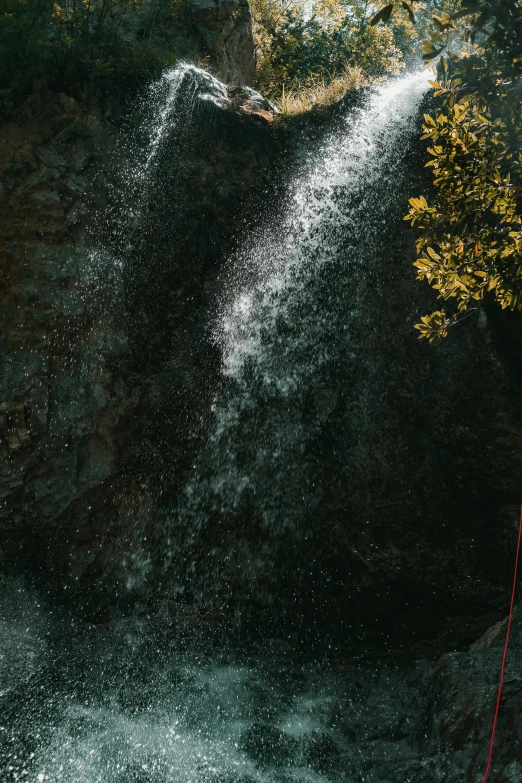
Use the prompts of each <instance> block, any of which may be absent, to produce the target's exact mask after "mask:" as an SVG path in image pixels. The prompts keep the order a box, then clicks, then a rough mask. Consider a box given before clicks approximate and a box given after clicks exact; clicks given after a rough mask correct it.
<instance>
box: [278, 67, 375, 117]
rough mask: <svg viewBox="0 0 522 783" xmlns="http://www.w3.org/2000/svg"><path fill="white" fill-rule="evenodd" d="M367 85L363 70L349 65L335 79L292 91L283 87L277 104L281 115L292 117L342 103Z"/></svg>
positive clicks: (324, 80)
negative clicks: (347, 94)
mask: <svg viewBox="0 0 522 783" xmlns="http://www.w3.org/2000/svg"><path fill="white" fill-rule="evenodd" d="M367 84H369V81H368V79H367V77H366V76H365V74H364V73H363V71H362V69H361V68H359V67H357V66H351V65H347V66H346V68H345V70H344V72H343V73H342V74H340V75H338V76H334V77H333V78H328V77H321V78H319V79H315V80H314V81H313V82H310V83H309V84H304V85H298V86H297V87H294V88H292V89H290V90H285V88H284V87H283V91H282V93H281V97H280V99H279V101H276V103H277V104H278V107H279V109H281V115H283V116H287V117H292V116H295V115H297V114H304V112H307V111H310V110H311V109H316V108H320V107H326V106H330V105H331V104H332V103H336V102H337V101H340V100H341V98H343V97H344V96H345V95H346V93H347V92H350V91H351V90H359V89H360V88H361V87H365V86H366V85H367Z"/></svg>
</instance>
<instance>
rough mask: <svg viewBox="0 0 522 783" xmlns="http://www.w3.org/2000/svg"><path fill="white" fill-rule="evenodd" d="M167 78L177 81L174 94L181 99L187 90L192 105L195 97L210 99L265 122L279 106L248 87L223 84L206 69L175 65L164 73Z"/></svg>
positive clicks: (218, 104)
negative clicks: (171, 69)
mask: <svg viewBox="0 0 522 783" xmlns="http://www.w3.org/2000/svg"><path fill="white" fill-rule="evenodd" d="M166 78H167V81H169V79H170V82H171V83H172V84H174V83H176V82H177V86H176V88H175V97H177V96H178V95H179V96H181V98H182V99H183V96H184V92H185V91H186V90H190V92H191V93H192V101H191V105H192V107H195V106H196V101H197V100H200V101H210V103H212V104H214V105H215V106H217V107H218V108H220V109H225V110H228V111H232V112H233V113H234V114H239V115H247V116H249V117H251V118H253V119H261V120H263V121H266V122H272V120H273V118H274V114H278V113H279V109H277V108H276V106H274V104H273V103H271V102H270V101H269V100H267V99H266V98H264V97H263V96H262V95H260V94H259V93H258V92H256V91H255V90H253V89H252V88H251V87H247V86H246V85H229V84H223V82H220V81H219V80H218V79H216V78H214V77H213V76H212V75H211V74H209V73H208V72H207V71H204V70H202V69H201V68H195V67H194V66H193V65H182V66H178V67H177V68H176V69H174V71H173V72H171V73H167V74H166ZM171 96H172V88H171ZM173 97H174V96H172V97H171V101H172V105H173V108H178V109H179V107H176V105H175V100H173Z"/></svg>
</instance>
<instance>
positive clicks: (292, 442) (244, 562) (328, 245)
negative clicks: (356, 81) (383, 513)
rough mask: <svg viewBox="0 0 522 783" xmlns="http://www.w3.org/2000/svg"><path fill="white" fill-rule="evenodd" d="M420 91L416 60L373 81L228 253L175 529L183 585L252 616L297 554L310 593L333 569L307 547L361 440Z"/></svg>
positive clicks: (172, 555)
mask: <svg viewBox="0 0 522 783" xmlns="http://www.w3.org/2000/svg"><path fill="white" fill-rule="evenodd" d="M426 89H427V77H426V74H425V73H422V72H421V73H420V74H419V73H415V74H413V75H410V76H407V77H405V78H402V79H399V80H397V81H395V82H392V83H390V84H387V85H386V86H383V87H381V88H379V89H376V90H375V91H373V92H372V93H371V94H370V95H369V96H368V97H367V99H366V101H365V102H364V104H363V105H362V106H361V107H360V108H358V109H357V110H355V111H352V112H351V113H349V114H348V116H347V117H346V118H345V120H344V122H343V123H342V124H341V126H340V127H339V128H338V129H337V130H336V131H335V132H334V133H333V134H332V135H331V136H330V137H329V138H327V140H326V141H325V142H324V143H323V145H322V147H321V148H320V149H319V150H318V151H317V152H316V154H315V155H314V159H313V161H312V162H311V163H310V164H308V165H307V166H305V167H304V170H302V171H301V173H299V174H297V175H296V176H295V178H294V180H293V182H292V183H291V185H290V187H289V190H288V194H287V196H286V200H285V203H284V204H283V205H282V209H280V212H279V214H278V215H277V216H273V215H272V216H270V217H269V218H268V219H267V221H266V224H265V226H264V227H263V228H261V229H260V230H258V231H257V232H254V233H253V235H252V236H251V237H250V240H249V241H248V242H246V243H245V244H246V247H244V248H243V249H242V251H241V252H240V253H239V254H238V256H237V257H235V258H234V259H233V262H232V263H231V270H230V272H229V274H228V277H227V278H226V280H225V281H224V286H223V287H224V294H223V296H222V301H221V304H220V307H219V316H218V318H217V319H216V322H215V325H214V339H215V340H216V342H217V343H218V344H219V346H220V348H221V351H222V383H221V388H220V390H219V391H218V393H217V395H216V398H215V400H214V414H213V422H212V425H211V428H210V431H209V433H208V437H207V441H206V445H205V447H204V449H203V452H202V454H201V455H200V457H199V459H198V460H197V461H196V463H195V464H194V468H193V471H192V475H191V477H190V479H189V481H188V483H187V486H186V489H185V492H184V496H183V498H182V501H181V504H180V507H179V508H178V509H177V510H176V511H175V513H173V514H172V516H171V521H170V526H169V541H170V551H169V561H168V565H167V568H168V580H169V583H170V588H171V589H172V590H173V591H174V592H176V591H177V592H178V593H179V592H183V591H184V590H185V591H186V590H188V592H189V594H192V595H194V594H196V596H197V598H198V600H205V601H207V602H208V601H210V602H213V603H214V605H215V606H216V607H221V608H223V607H224V606H225V607H226V608H227V611H229V612H230V611H233V610H234V609H235V610H236V611H237V613H238V614H240V615H242V616H244V615H246V614H247V612H248V606H249V604H253V605H254V606H255V609H254V612H255V613H257V612H258V611H259V609H260V605H261V604H262V603H263V602H266V603H270V602H271V601H272V600H273V599H272V596H273V595H276V596H277V589H276V590H274V589H273V585H272V584H271V583H272V580H275V581H276V582H277V581H280V580H281V579H282V578H284V577H283V573H282V572H283V571H284V569H285V566H284V562H285V560H287V559H288V553H289V552H292V556H293V558H294V562H293V564H292V567H293V568H294V570H299V569H302V570H303V574H304V578H305V580H306V581H307V582H308V590H310V591H313V590H314V589H317V580H319V581H321V580H322V579H323V576H322V575H321V573H319V574H317V573H314V569H315V571H319V572H321V570H322V568H321V565H320V564H316V565H315V566H314V563H313V555H312V554H311V553H313V552H314V539H316V540H320V539H321V537H323V536H324V535H325V530H324V529H323V528H322V522H321V519H320V514H321V506H322V505H323V504H324V498H325V494H326V493H328V492H329V491H331V487H332V485H333V484H335V483H336V482H337V483H338V485H339V487H340V489H339V496H340V497H341V505H342V497H343V494H346V492H349V487H348V486H347V482H346V478H345V473H343V471H344V468H345V466H346V465H347V464H348V463H349V462H350V460H353V455H354V453H355V452H356V451H357V449H358V448H360V447H361V443H363V441H364V428H365V394H366V392H365V388H364V385H365V373H366V372H367V369H368V363H367V362H366V357H365V356H364V355H357V354H356V353H354V351H356V350H357V346H361V345H364V341H365V336H364V331H365V330H367V329H371V323H369V319H368V314H369V313H370V312H371V308H372V295H373V290H374V289H375V287H376V286H378V285H379V266H378V263H377V259H378V258H379V257H382V255H383V243H384V242H385V241H386V237H387V234H388V233H389V231H390V224H391V225H392V226H393V223H394V222H395V223H397V222H399V223H400V218H401V215H400V213H399V214H397V208H396V204H395V202H396V200H397V193H398V192H399V189H400V181H401V176H402V169H403V158H404V155H405V153H406V151H407V148H408V140H409V139H410V138H412V136H413V134H414V132H415V129H416V122H415V118H416V116H417V113H418V110H419V105H420V102H421V100H422V97H423V96H424V94H425V92H426ZM355 387H357V388H355ZM347 407H348V408H349V410H348V412H346V409H347ZM336 417H337V418H336ZM332 421H333V422H335V423H334V424H332ZM339 422H340V424H339ZM339 427H344V432H343V431H342V430H340V432H338V433H332V429H335V428H339ZM326 451H328V452H329V453H328V454H325V452H326ZM333 522H335V520H331V519H330V520H329V524H333ZM278 551H279V552H280V561H279V563H278V560H277V558H278ZM183 563H185V564H186V572H185V575H184V578H182V579H181V580H179V581H177V577H178V574H179V573H180V572H182V571H183V566H182V564H183ZM324 578H328V577H327V576H326V577H324ZM294 583H295V579H294ZM300 592H301V590H299V593H300ZM209 595H210V598H209ZM290 603H291V600H290V601H289V603H288V604H286V602H285V604H286V605H285V609H284V611H285V612H286V613H287V614H290V611H291V610H290V606H289V604H290Z"/></svg>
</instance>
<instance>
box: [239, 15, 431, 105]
mask: <svg viewBox="0 0 522 783" xmlns="http://www.w3.org/2000/svg"><path fill="white" fill-rule="evenodd" d="M406 5H408V9H406ZM419 5H420V4H419V3H416V6H419ZM251 7H252V14H253V19H254V34H255V41H256V46H257V55H258V69H257V87H258V88H259V89H260V90H261V91H262V92H264V93H265V94H267V95H269V96H270V97H271V98H273V99H276V100H277V98H278V96H279V95H280V94H281V91H282V87H283V85H284V87H285V89H286V90H287V91H289V90H295V89H299V88H300V87H305V86H306V85H310V84H313V83H314V82H316V81H318V80H324V79H326V80H328V79H330V80H331V79H335V78H336V77H338V76H340V75H342V74H343V73H344V72H345V71H346V69H347V67H348V68H353V67H355V68H359V69H361V71H362V72H363V73H364V75H365V77H367V79H369V80H372V79H375V78H380V77H384V76H386V75H393V74H397V73H399V72H400V70H401V69H402V67H404V62H405V58H406V57H407V56H408V53H409V52H410V51H411V49H412V45H413V42H414V41H415V40H416V39H417V37H418V33H417V31H416V30H415V27H414V25H413V23H412V15H413V12H412V13H411V14H410V13H409V11H411V8H412V7H413V4H405V7H404V8H402V7H401V10H400V12H397V13H396V14H395V15H394V18H393V19H392V20H391V22H390V24H389V25H386V26H384V25H372V23H371V22H372V16H373V13H374V9H375V5H374V4H373V3H371V2H369V0H313V2H310V0H251Z"/></svg>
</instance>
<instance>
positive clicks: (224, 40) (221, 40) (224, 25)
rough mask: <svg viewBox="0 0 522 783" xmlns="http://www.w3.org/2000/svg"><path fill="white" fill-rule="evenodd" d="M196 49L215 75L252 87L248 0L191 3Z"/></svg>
mask: <svg viewBox="0 0 522 783" xmlns="http://www.w3.org/2000/svg"><path fill="white" fill-rule="evenodd" d="M191 11H192V20H193V23H194V25H195V27H196V30H197V36H198V38H199V48H200V50H201V51H202V52H204V53H208V55H209V56H210V57H211V60H212V64H213V68H214V70H215V73H216V75H217V76H218V78H219V79H221V80H222V81H224V82H226V83H229V84H238V85H245V84H246V85H252V84H253V83H254V76H255V71H256V62H255V47H254V39H253V35H252V15H251V13H250V8H249V5H248V0H191Z"/></svg>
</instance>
